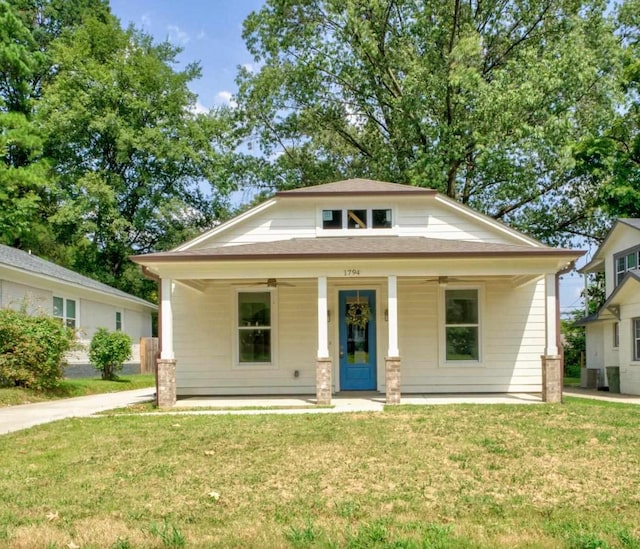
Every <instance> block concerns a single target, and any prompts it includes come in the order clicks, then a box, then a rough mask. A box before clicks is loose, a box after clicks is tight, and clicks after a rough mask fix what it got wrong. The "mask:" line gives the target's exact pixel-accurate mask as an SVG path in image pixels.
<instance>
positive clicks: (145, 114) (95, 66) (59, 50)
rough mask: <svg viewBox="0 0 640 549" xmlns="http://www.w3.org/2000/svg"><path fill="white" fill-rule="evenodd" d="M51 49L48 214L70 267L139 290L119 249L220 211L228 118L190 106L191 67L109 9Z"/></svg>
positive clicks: (181, 234)
mask: <svg viewBox="0 0 640 549" xmlns="http://www.w3.org/2000/svg"><path fill="white" fill-rule="evenodd" d="M52 48H53V52H52V59H53V61H54V63H55V66H56V75H55V79H54V80H53V81H52V82H51V84H49V85H48V86H47V88H46V89H45V92H44V95H43V99H42V100H41V102H40V105H39V107H38V117H39V120H40V122H41V124H42V127H43V131H44V132H45V134H46V136H47V141H46V154H47V156H48V157H49V158H50V159H51V162H52V166H53V170H54V177H55V180H56V184H57V188H58V190H59V192H60V200H59V203H58V209H57V212H56V214H55V215H53V216H52V217H51V218H50V221H51V222H52V224H53V225H54V227H55V230H56V234H57V239H58V242H59V243H61V244H63V245H65V246H67V249H68V250H70V253H71V257H69V258H68V261H69V263H70V265H71V266H72V267H73V268H75V269H77V270H79V271H80V272H83V273H85V274H88V275H91V276H94V277H96V278H99V279H101V280H103V281H104V282H106V283H109V284H112V285H115V286H116V287H120V288H122V289H125V290H127V291H131V292H134V293H139V294H140V293H144V292H145V291H146V290H145V289H144V288H143V287H142V286H141V284H142V282H141V280H140V276H139V274H138V271H137V269H136V268H135V267H133V265H132V264H131V263H130V262H129V261H128V260H127V257H128V256H129V255H131V254H135V253H145V252H150V251H155V250H158V249H166V248H168V247H171V246H173V245H176V244H177V243H178V242H180V241H182V240H183V239H185V238H186V237H187V236H190V235H191V234H192V233H193V231H195V230H198V229H200V228H202V227H205V226H210V225H211V223H212V221H213V219H214V218H215V217H216V216H217V215H218V214H219V212H220V210H221V209H223V208H224V206H225V195H226V193H227V191H228V190H229V187H230V182H229V181H230V180H229V178H228V177H227V173H226V170H227V168H228V167H229V166H228V162H226V161H225V159H222V158H221V156H222V152H221V151H222V150H223V149H224V147H225V146H226V144H227V143H229V142H230V140H232V137H229V136H232V132H231V131H230V130H231V129H232V128H231V123H232V117H231V115H230V113H229V112H225V111H220V112H217V113H214V115H211V116H206V115H199V114H194V112H195V109H194V107H195V96H194V95H193V94H192V93H191V92H190V91H189V89H188V87H187V84H188V83H189V82H190V81H191V80H192V79H194V78H196V77H198V76H199V67H198V66H197V65H195V64H191V65H188V66H186V67H185V68H184V69H183V70H177V69H176V68H174V67H175V65H176V55H177V53H178V50H177V49H176V48H174V47H173V46H171V45H170V44H168V43H162V44H157V45H156V44H154V43H153V42H152V40H151V38H150V37H149V36H148V35H146V34H144V33H142V32H138V31H136V30H134V29H133V28H130V29H128V30H123V29H122V28H121V27H120V25H119V23H118V21H117V20H116V19H115V18H112V17H109V18H106V19H105V18H100V19H87V20H85V22H84V24H83V25H82V26H80V27H78V28H77V29H75V30H74V31H73V32H70V33H66V34H65V33H63V34H62V35H61V37H60V38H59V39H57V40H56V41H55V42H53V44H52ZM206 182H210V184H211V185H209V183H206Z"/></svg>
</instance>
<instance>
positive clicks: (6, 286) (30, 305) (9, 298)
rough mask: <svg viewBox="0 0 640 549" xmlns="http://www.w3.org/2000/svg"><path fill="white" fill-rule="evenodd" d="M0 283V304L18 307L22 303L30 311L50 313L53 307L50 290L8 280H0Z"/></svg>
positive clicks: (12, 307)
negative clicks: (0, 291) (0, 290)
mask: <svg viewBox="0 0 640 549" xmlns="http://www.w3.org/2000/svg"><path fill="white" fill-rule="evenodd" d="M1 284H2V293H1V294H0V306H2V307H9V308H11V309H20V308H21V307H22V306H23V304H24V305H26V307H27V311H28V312H30V313H36V312H40V311H44V312H45V313H46V314H51V310H52V308H53V293H52V292H51V291H49V290H43V289H42V288H36V287H33V286H28V285H25V284H20V283H18V282H12V281H10V280H2V281H1Z"/></svg>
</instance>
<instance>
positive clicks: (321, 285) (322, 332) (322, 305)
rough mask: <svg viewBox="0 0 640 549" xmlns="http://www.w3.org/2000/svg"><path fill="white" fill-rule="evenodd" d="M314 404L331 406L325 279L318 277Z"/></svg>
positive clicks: (324, 277)
mask: <svg viewBox="0 0 640 549" xmlns="http://www.w3.org/2000/svg"><path fill="white" fill-rule="evenodd" d="M316 402H317V404H321V405H327V404H331V357H330V356H329V316H328V313H327V277H326V276H319V277H318V354H317V357H316Z"/></svg>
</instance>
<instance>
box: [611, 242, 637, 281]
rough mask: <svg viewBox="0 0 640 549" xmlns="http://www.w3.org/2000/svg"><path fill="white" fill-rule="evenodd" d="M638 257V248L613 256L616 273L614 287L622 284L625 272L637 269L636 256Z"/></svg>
mask: <svg viewBox="0 0 640 549" xmlns="http://www.w3.org/2000/svg"><path fill="white" fill-rule="evenodd" d="M639 255H640V246H636V247H635V248H630V249H628V250H625V251H623V252H621V253H619V254H615V256H614V259H613V261H614V268H615V272H616V286H617V285H618V284H620V282H622V279H623V278H624V275H625V274H627V271H632V270H634V269H637V268H638V264H639V263H640V262H639V261H638V256H639Z"/></svg>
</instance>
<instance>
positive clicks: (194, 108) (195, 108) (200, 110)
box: [189, 101, 209, 114]
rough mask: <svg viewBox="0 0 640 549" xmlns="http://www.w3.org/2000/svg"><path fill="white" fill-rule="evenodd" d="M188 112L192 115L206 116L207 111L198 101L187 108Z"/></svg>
mask: <svg viewBox="0 0 640 549" xmlns="http://www.w3.org/2000/svg"><path fill="white" fill-rule="evenodd" d="M189 112H191V113H193V114H207V113H208V112H209V109H208V108H207V107H205V106H204V105H203V104H202V103H200V101H196V102H195V104H194V105H191V107H189Z"/></svg>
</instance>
